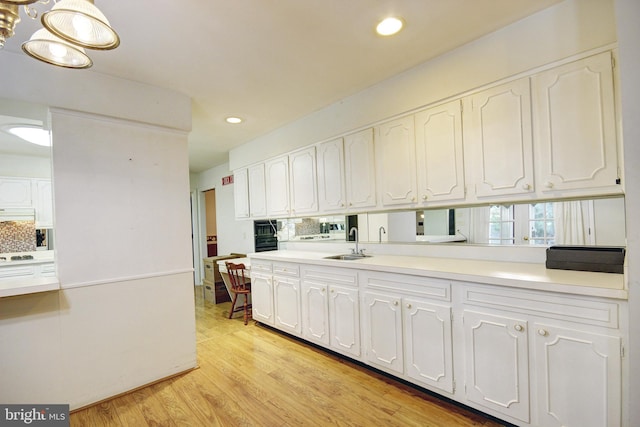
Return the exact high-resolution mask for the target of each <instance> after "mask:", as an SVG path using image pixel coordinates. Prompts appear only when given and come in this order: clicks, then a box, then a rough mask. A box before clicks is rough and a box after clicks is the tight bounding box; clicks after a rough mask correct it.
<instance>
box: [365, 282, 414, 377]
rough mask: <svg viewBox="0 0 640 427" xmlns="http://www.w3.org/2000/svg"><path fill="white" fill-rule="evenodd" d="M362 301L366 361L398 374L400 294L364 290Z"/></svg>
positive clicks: (401, 364)
mask: <svg viewBox="0 0 640 427" xmlns="http://www.w3.org/2000/svg"><path fill="white" fill-rule="evenodd" d="M362 303H363V304H362V310H363V314H364V345H365V357H366V359H367V361H368V362H371V363H373V364H374V365H378V366H381V367H383V368H387V369H389V370H391V371H395V372H398V373H400V374H402V373H403V371H404V360H403V356H402V311H401V310H402V306H401V305H400V297H398V296H395V295H389V294H382V293H379V292H371V291H366V292H365V293H364V295H363V298H362Z"/></svg>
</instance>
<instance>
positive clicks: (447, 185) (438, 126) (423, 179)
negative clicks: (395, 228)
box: [415, 100, 465, 203]
mask: <svg viewBox="0 0 640 427" xmlns="http://www.w3.org/2000/svg"><path fill="white" fill-rule="evenodd" d="M460 102H461V101H460V100H456V101H453V102H449V103H447V104H444V105H439V106H437V107H433V108H429V109H428V110H425V111H421V112H419V113H417V114H416V115H415V127H416V161H417V173H418V200H419V201H420V202H421V203H425V202H426V203H428V202H431V201H438V200H461V199H464V196H465V191H464V162H463V153H462V111H461V107H460Z"/></svg>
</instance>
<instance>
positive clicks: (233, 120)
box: [225, 117, 243, 125]
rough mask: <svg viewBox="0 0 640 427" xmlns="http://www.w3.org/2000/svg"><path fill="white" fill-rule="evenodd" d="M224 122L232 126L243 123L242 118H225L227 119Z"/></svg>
mask: <svg viewBox="0 0 640 427" xmlns="http://www.w3.org/2000/svg"><path fill="white" fill-rule="evenodd" d="M225 121H226V122H227V123H231V124H232V125H237V124H239V123H242V122H243V120H242V118H241V117H227V118H226V119H225Z"/></svg>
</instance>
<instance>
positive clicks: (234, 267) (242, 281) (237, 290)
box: [224, 261, 251, 325]
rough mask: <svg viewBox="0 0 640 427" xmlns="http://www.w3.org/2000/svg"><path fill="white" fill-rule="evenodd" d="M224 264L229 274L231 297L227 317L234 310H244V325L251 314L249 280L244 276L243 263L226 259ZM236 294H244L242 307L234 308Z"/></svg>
mask: <svg viewBox="0 0 640 427" xmlns="http://www.w3.org/2000/svg"><path fill="white" fill-rule="evenodd" d="M224 264H225V266H226V267H227V274H228V275H229V284H230V285H231V288H230V290H231V294H232V295H233V298H232V300H231V309H230V310H229V319H231V317H232V316H233V313H235V312H236V311H240V310H243V311H244V324H245V325H246V324H247V322H248V321H249V316H251V304H249V295H250V294H251V282H250V281H249V278H247V277H245V274H244V272H245V270H246V268H245V266H244V264H234V263H232V262H229V261H226V262H225V263H224ZM238 295H244V304H243V306H242V307H237V308H236V301H237V300H238Z"/></svg>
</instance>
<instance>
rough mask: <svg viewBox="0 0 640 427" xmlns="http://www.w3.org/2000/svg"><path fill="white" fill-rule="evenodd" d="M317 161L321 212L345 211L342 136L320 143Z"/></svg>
mask: <svg viewBox="0 0 640 427" xmlns="http://www.w3.org/2000/svg"><path fill="white" fill-rule="evenodd" d="M317 163H318V204H319V206H320V212H331V211H343V210H344V209H345V207H346V202H345V189H344V144H343V143H342V138H338V139H334V140H333V141H327V142H323V143H322V144H319V145H318V158H317Z"/></svg>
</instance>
